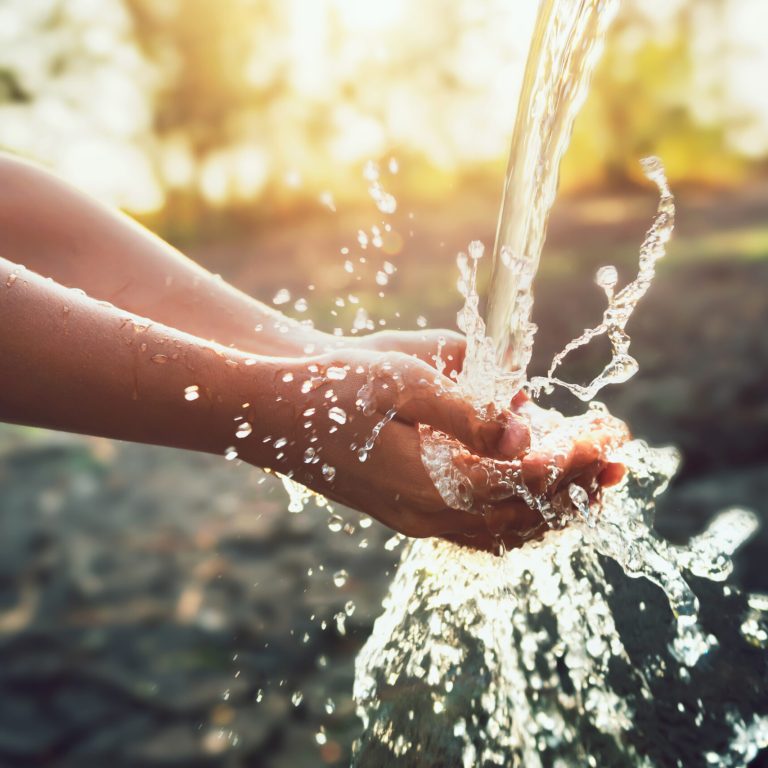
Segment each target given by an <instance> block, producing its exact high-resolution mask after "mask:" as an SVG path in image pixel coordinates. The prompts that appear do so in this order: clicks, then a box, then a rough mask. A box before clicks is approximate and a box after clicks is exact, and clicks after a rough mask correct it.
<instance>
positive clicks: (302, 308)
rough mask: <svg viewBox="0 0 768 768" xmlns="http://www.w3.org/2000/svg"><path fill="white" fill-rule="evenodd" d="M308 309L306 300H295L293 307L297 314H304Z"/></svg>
mask: <svg viewBox="0 0 768 768" xmlns="http://www.w3.org/2000/svg"><path fill="white" fill-rule="evenodd" d="M308 307H309V305H308V304H307V300H306V299H296V303H295V304H294V305H293V308H294V309H295V310H296V311H297V312H306V311H307V308H308Z"/></svg>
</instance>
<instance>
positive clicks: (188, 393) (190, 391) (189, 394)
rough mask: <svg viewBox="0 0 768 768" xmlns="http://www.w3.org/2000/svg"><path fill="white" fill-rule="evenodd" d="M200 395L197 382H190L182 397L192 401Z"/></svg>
mask: <svg viewBox="0 0 768 768" xmlns="http://www.w3.org/2000/svg"><path fill="white" fill-rule="evenodd" d="M199 397H200V387H198V386H197V384H192V385H191V386H189V387H187V388H186V389H185V390H184V399H185V400H189V401H190V402H192V401H193V400H197V399H198V398H199Z"/></svg>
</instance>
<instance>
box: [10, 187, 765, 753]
mask: <svg viewBox="0 0 768 768" xmlns="http://www.w3.org/2000/svg"><path fill="white" fill-rule="evenodd" d="M470 191H471V190H470ZM680 197H681V206H680V216H679V227H678V234H677V236H676V238H675V240H674V243H673V246H672V248H671V250H670V256H669V259H668V261H667V262H666V263H665V264H664V265H663V267H662V268H661V270H660V274H659V276H658V278H657V280H656V283H655V285H654V287H653V288H652V290H651V293H650V294H649V296H648V297H647V299H646V300H645V302H644V303H643V304H641V307H640V309H639V310H638V315H637V318H636V320H635V321H634V325H633V328H632V330H633V337H634V338H635V339H636V343H635V345H634V346H633V350H634V352H635V353H636V356H637V357H638V359H639V360H640V363H641V371H642V372H641V374H640V375H639V376H638V377H637V378H636V379H635V380H633V381H632V382H631V383H629V384H628V385H625V386H624V387H622V388H618V389H615V390H614V391H612V392H609V393H607V395H606V397H605V398H604V399H605V400H606V402H608V403H609V405H610V407H611V408H612V410H613V411H614V412H615V413H616V414H617V415H619V416H622V417H624V418H626V419H627V420H628V421H629V423H630V424H631V426H632V427H633V429H634V431H635V433H636V434H638V435H639V436H642V437H645V438H647V439H648V440H649V441H651V442H653V443H657V444H659V443H674V444H676V445H678V446H680V447H681V449H682V450H683V453H684V456H685V465H684V468H683V472H682V474H681V476H680V478H679V480H678V482H677V483H676V485H675V486H674V487H673V488H672V489H671V490H670V492H669V493H668V494H667V495H666V497H665V498H664V502H663V505H662V509H661V512H660V518H659V526H660V528H661V529H662V530H663V531H664V532H665V533H666V534H667V535H669V536H670V537H672V538H675V539H684V538H685V537H686V536H688V535H690V534H691V533H692V532H695V531H696V530H699V529H700V528H701V527H703V525H704V524H705V521H706V520H707V518H708V517H709V516H711V515H712V514H713V513H714V512H715V511H717V510H719V509H722V508H724V507H726V506H731V505H735V504H740V505H746V506H749V507H751V508H752V509H754V510H755V511H756V512H757V513H758V514H759V515H760V516H761V518H762V520H763V521H764V525H763V528H762V531H761V533H760V534H759V535H758V536H757V537H756V538H755V539H754V540H753V541H752V542H751V543H750V544H749V545H748V546H747V547H745V549H744V550H743V551H742V553H741V555H740V556H739V558H738V562H737V565H738V567H737V573H736V580H737V582H739V583H741V584H742V585H744V586H747V587H749V588H750V589H753V590H760V591H764V592H768V571H766V570H765V567H764V562H765V559H766V558H768V502H766V499H768V396H767V395H768V393H767V392H766V390H767V389H768V335H767V334H766V333H765V328H766V327H768V290H767V289H768V221H767V220H766V217H765V213H766V211H768V189H766V188H761V187H752V188H750V189H748V190H745V191H742V192H740V193H738V194H736V193H729V194H715V193H712V194H703V193H696V194H693V193H683V194H681V196H680ZM654 205H655V202H654V200H653V197H652V195H651V193H650V192H649V193H648V194H647V195H639V196H636V197H631V198H622V199H621V200H602V201H601V200H591V201H589V202H582V203H580V204H575V203H568V202H566V203H564V204H561V205H560V208H559V210H558V212H557V215H556V217H555V220H554V221H553V226H552V234H551V237H550V243H549V246H548V251H547V256H546V257H545V262H544V265H543V267H542V274H541V279H540V280H539V283H538V284H537V291H538V304H537V313H538V320H539V322H540V326H541V329H542V330H541V333H540V336H539V341H538V347H537V360H539V361H546V360H548V359H550V358H551V355H552V353H553V352H554V351H557V349H559V347H561V346H562V344H563V343H565V342H566V341H567V340H568V339H570V338H571V337H572V336H574V335H575V334H576V333H578V332H579V331H580V330H581V329H582V328H583V327H585V326H586V325H591V324H593V323H594V322H595V321H596V320H597V318H598V317H599V313H600V310H601V303H600V294H599V292H598V290H597V289H596V288H595V287H594V286H593V285H592V283H591V275H592V274H593V273H594V270H595V268H596V267H597V266H600V265H601V264H604V263H617V265H618V266H619V268H620V274H621V275H622V277H624V278H626V277H629V276H630V274H631V273H630V269H631V265H632V264H633V263H634V261H635V258H636V253H637V248H638V246H639V243H640V242H641V240H642V235H643V233H644V231H645V228H646V227H647V225H648V223H649V222H650V219H651V214H652V211H653V208H654ZM494 208H495V202H494V199H493V198H492V197H491V196H490V195H488V194H485V195H483V194H481V193H479V192H478V194H477V195H472V194H467V195H466V197H465V199H463V200H461V201H456V202H455V203H454V204H453V205H452V206H451V208H450V210H449V212H448V214H449V215H446V211H445V209H444V208H440V207H437V206H432V207H427V206H421V207H417V206H413V207H409V206H408V205H407V203H404V202H403V201H401V208H400V212H399V213H398V214H397V215H396V217H395V218H394V220H393V224H394V230H395V231H396V232H397V233H398V237H394V236H392V239H391V240H389V241H387V240H386V238H385V247H387V248H388V250H390V251H391V253H390V254H389V255H385V254H382V253H381V252H380V251H376V250H372V249H371V248H370V247H369V249H368V250H367V251H359V250H355V249H354V248H352V246H353V245H354V244H355V242H356V241H355V233H356V231H357V229H358V228H370V226H371V225H372V224H376V223H380V222H378V220H377V218H376V217H375V216H374V215H373V213H375V211H373V210H370V211H365V212H356V213H347V214H344V215H342V214H338V215H334V214H331V213H330V212H318V213H316V214H313V215H311V216H309V217H308V218H307V219H306V220H305V221H304V222H303V223H302V224H301V225H300V226H297V225H296V223H295V222H293V223H291V222H286V223H285V224H284V225H281V226H280V227H274V228H272V229H270V230H267V231H261V232H259V233H257V234H254V235H252V236H249V237H248V238H240V239H238V240H237V241H236V242H222V241H220V240H219V241H216V242H215V243H212V244H211V245H210V246H207V247H203V246H199V247H198V248H196V249H194V255H195V257H196V258H199V259H200V260H201V261H203V262H204V263H206V264H207V265H209V266H211V268H213V269H214V270H215V271H219V272H221V273H222V274H223V275H224V276H225V277H227V278H229V279H233V280H234V281H235V282H236V283H237V284H239V285H240V286H242V287H244V288H245V289H247V290H250V291H251V292H253V293H254V294H255V295H257V296H258V297H259V298H262V299H269V298H271V296H272V295H273V294H274V292H275V291H276V290H277V288H280V287H284V286H287V287H289V288H290V289H291V290H292V293H293V295H294V298H299V297H300V296H303V297H306V298H308V299H309V301H310V313H311V314H312V315H313V317H314V318H315V319H316V320H317V321H318V323H319V324H321V325H322V326H323V327H324V328H328V329H330V328H332V327H333V326H334V325H336V324H338V325H340V326H342V325H343V326H344V327H349V324H350V318H351V314H350V308H349V307H348V306H345V307H335V306H334V304H333V301H332V299H333V298H334V297H336V296H337V295H339V296H345V297H346V296H347V295H348V294H349V293H350V292H354V293H355V294H356V295H358V296H359V297H360V299H361V301H362V302H363V303H364V304H365V305H366V306H368V307H369V308H370V309H371V315H372V317H373V318H374V320H375V321H378V319H380V318H384V319H387V320H388V321H389V322H390V323H391V324H392V325H398V324H401V325H402V326H403V327H415V322H416V317H417V316H418V315H424V316H426V317H427V318H428V320H429V322H430V324H431V325H449V326H453V315H454V314H455V311H456V309H457V308H458V296H457V293H456V291H455V290H454V283H455V272H454V268H453V257H454V254H455V253H456V251H458V250H459V249H461V248H463V247H466V244H467V242H468V241H469V240H470V239H474V238H479V239H483V240H485V241H486V242H489V241H490V239H491V228H492V226H493V221H492V219H493V215H492V214H491V215H490V217H489V214H488V211H492V210H493V209H494ZM409 212H412V213H413V218H409V217H408V213H409ZM446 221H447V222H450V228H449V229H446V224H445V222H446ZM411 231H413V233H414V234H413V237H411V236H410V234H409V233H410V232H411ZM398 238H399V239H401V240H402V243H403V245H402V248H401V247H400V245H399V240H398ZM441 243H442V244H441ZM343 246H348V247H350V248H351V249H352V255H350V256H342V255H341V254H339V249H340V248H341V247H343ZM333 254H338V256H335V255H334V256H332V265H333V266H332V267H327V266H326V267H324V268H323V269H322V270H321V269H320V268H319V267H318V257H320V256H322V255H325V258H326V262H325V264H326V265H327V264H328V259H330V258H331V256H330V255H333ZM360 255H363V256H364V257H366V259H367V261H366V263H365V264H360V263H359V261H357V259H358V257H359V256H360ZM345 258H354V259H355V265H356V270H355V272H354V273H353V274H351V275H350V274H349V273H347V272H346V271H345V270H344V268H343V263H344V260H345ZM385 259H386V260H389V261H391V262H393V263H394V264H395V265H396V266H397V267H398V271H397V273H396V274H395V275H394V276H393V278H392V281H391V284H390V285H389V286H387V287H386V289H385V296H384V297H383V298H381V297H378V296H377V293H378V291H379V290H381V289H380V287H379V286H378V285H377V284H376V283H375V280H374V277H373V276H374V274H375V272H376V270H377V269H379V268H380V267H381V264H382V263H383V261H384V260H385ZM358 275H359V276H360V277H361V278H362V279H361V280H360V281H358V280H357V279H356V278H357V276H358ZM309 284H314V285H315V286H316V288H315V290H314V291H310V290H309V289H308V285H309ZM397 311H399V312H400V313H401V317H400V318H399V319H398V318H396V317H395V312H397ZM331 312H336V313H337V314H338V315H339V318H338V319H337V318H336V317H335V316H334V315H332V314H331ZM345 313H346V314H345ZM597 363H598V361H597V359H596V358H595V356H594V355H592V354H590V355H588V356H586V357H584V358H582V359H579V360H577V361H576V362H575V365H574V366H573V367H572V369H571V370H572V372H573V373H574V375H578V374H581V375H584V374H585V372H586V371H589V370H594V369H595V366H596V365H597ZM540 364H541V363H540ZM540 364H539V365H540ZM286 506H287V504H286V496H285V494H284V492H283V490H282V487H281V486H280V485H279V483H278V482H276V481H275V480H274V479H273V478H268V477H265V476H264V475H263V474H261V473H260V472H257V471H255V470H252V469H251V468H249V467H246V466H238V465H237V463H229V462H225V461H224V460H223V459H218V458H215V457H207V456H198V455H194V454H187V453H183V452H177V451H170V450H163V449H158V448H150V447H140V446H132V445H121V444H117V443H112V442H109V441H106V440H101V439H91V438H84V437H77V436H69V435H61V434H55V433H49V432H44V431H32V430H24V429H18V428H13V427H0V659H1V660H2V662H1V663H0V766H1V767H2V768H5V767H6V766H8V768H15V766H57V767H58V766H62V767H66V768H69V767H70V766H72V767H74V766H78V767H79V766H92V765H93V766H101V765H107V764H111V765H113V766H116V767H117V766H141V767H143V766H147V767H148V768H149V767H151V766H183V767H184V768H193V767H194V766H216V767H217V768H218V767H219V766H222V767H224V766H268V767H270V768H271V767H272V766H275V767H277V766H280V767H282V766H285V767H286V768H287V767H288V766H291V767H292V768H293V767H294V766H295V767H296V768H301V767H302V766H316V765H319V764H328V765H345V764H348V759H349V745H350V743H351V741H352V739H353V738H354V736H355V734H356V733H357V730H358V723H357V720H356V717H355V715H354V711H353V706H352V702H351V687H352V674H353V666H352V665H353V660H354V655H355V653H356V651H357V649H358V648H359V647H360V645H361V644H362V643H363V642H364V640H365V638H366V637H367V635H368V633H369V631H370V627H371V625H372V622H373V620H374V619H375V617H376V615H377V614H378V611H379V604H380V601H381V598H382V596H383V594H384V592H385V590H386V587H387V584H388V581H389V578H390V574H391V572H392V568H393V566H394V563H395V562H396V560H397V556H398V551H397V550H395V551H393V552H390V551H387V550H385V549H384V547H383V542H384V541H385V540H387V539H388V538H389V536H390V534H389V532H387V531H385V530H383V529H382V528H381V527H380V526H378V524H377V523H375V522H374V523H372V524H370V526H368V527H363V526H361V523H360V520H359V518H358V517H357V516H356V515H353V514H352V513H346V515H345V517H346V519H347V520H348V522H349V526H348V527H347V529H346V530H344V529H342V530H341V531H338V532H335V533H334V532H332V531H331V530H329V528H328V513H327V511H326V510H324V509H317V508H315V507H314V506H310V507H309V508H308V509H307V511H305V512H304V513H302V514H299V515H293V514H289V513H288V512H287V511H286ZM342 570H343V571H346V572H347V574H346V579H345V575H344V574H342V573H340V572H341V571H342ZM337 583H338V584H339V585H340V586H337Z"/></svg>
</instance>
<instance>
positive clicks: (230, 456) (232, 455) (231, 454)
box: [224, 446, 237, 461]
mask: <svg viewBox="0 0 768 768" xmlns="http://www.w3.org/2000/svg"><path fill="white" fill-rule="evenodd" d="M224 458H225V459H226V460H227V461H234V460H235V459H236V458H237V448H234V447H232V446H230V447H229V448H227V449H226V450H225V451H224Z"/></svg>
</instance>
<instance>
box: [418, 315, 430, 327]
mask: <svg viewBox="0 0 768 768" xmlns="http://www.w3.org/2000/svg"><path fill="white" fill-rule="evenodd" d="M416 325H418V326H419V328H426V327H427V318H426V317H424V315H419V316H418V317H417V318H416Z"/></svg>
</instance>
